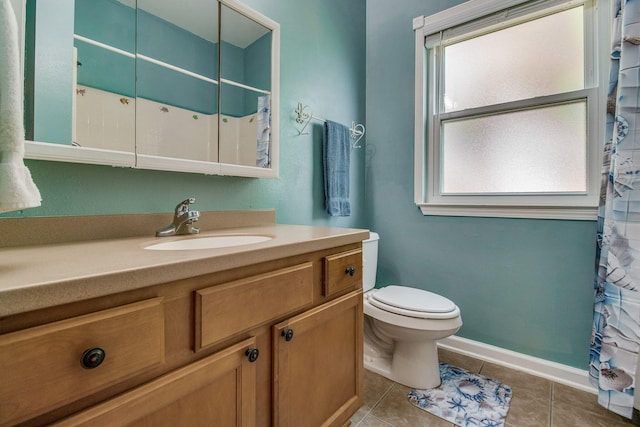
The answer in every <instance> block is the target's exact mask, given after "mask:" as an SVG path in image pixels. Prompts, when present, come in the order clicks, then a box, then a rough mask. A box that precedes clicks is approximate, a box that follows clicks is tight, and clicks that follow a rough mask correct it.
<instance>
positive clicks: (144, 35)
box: [25, 0, 279, 177]
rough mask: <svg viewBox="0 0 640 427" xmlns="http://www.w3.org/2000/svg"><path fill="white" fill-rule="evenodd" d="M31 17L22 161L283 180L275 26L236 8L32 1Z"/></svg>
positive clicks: (195, 2)
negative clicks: (279, 166)
mask: <svg viewBox="0 0 640 427" xmlns="http://www.w3.org/2000/svg"><path fill="white" fill-rule="evenodd" d="M54 3H55V6H54ZM36 4H37V7H36ZM26 16H27V19H26V27H25V29H26V32H25V53H26V57H27V60H26V62H25V99H26V103H25V123H26V127H27V129H28V132H27V139H30V140H33V141H38V142H33V143H28V144H27V153H26V157H28V158H34V159H43V160H61V161H77V162H83V163H97V164H111V165H116V166H130V167H138V168H145V169H161V170H172V171H183V172H199V173H205V174H227V175H239V176H256V177H277V174H278V171H277V136H278V133H277V123H278V117H277V107H278V86H279V85H278V80H279V66H278V62H279V26H278V24H277V23H275V22H273V21H271V20H269V19H268V18H266V17H264V16H262V15H260V14H258V13H257V12H255V11H253V10H252V9H249V8H247V7H246V6H244V5H242V4H241V3H239V2H237V1H235V0H220V1H217V2H216V1H212V0H185V1H180V2H175V1H172V0H137V2H136V0H61V1H59V2H58V1H56V2H43V1H41V2H36V0H27V12H26ZM53 16H55V17H56V19H52V17H53ZM58 18H59V19H58ZM63 18H66V19H63Z"/></svg>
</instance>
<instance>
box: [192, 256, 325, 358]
mask: <svg viewBox="0 0 640 427" xmlns="http://www.w3.org/2000/svg"><path fill="white" fill-rule="evenodd" d="M312 303H313V264H312V263H310V262H307V263H304V264H299V265H296V266H293V267H288V268H283V269H281V270H276V271H272V272H269V273H265V274H260V275H257V276H252V277H248V278H246V279H241V280H236V281H234V282H229V283H224V284H221V285H217V286H212V287H210V288H205V289H201V290H198V291H196V316H195V322H196V324H195V333H196V336H195V349H196V351H198V350H200V349H202V348H204V347H206V346H208V345H211V344H215V343H217V342H219V341H221V340H223V339H225V338H228V337H230V336H232V335H234V334H238V333H242V332H245V331H247V330H249V329H251V328H253V327H255V326H258V325H261V324H264V323H266V322H269V321H272V320H274V319H277V318H279V317H282V316H286V315H288V314H291V313H293V312H294V311H297V310H300V309H303V308H305V307H308V306H310V305H311V304H312Z"/></svg>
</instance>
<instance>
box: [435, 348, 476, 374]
mask: <svg viewBox="0 0 640 427" xmlns="http://www.w3.org/2000/svg"><path fill="white" fill-rule="evenodd" d="M438 360H439V361H440V362H442V363H447V364H449V365H452V366H456V367H458V368H462V369H466V370H467V371H469V372H472V373H474V374H477V373H478V372H480V368H482V360H480V359H476V358H474V357H469V356H465V355H463V354H460V353H454V352H453V351H449V350H444V349H441V348H440V349H438Z"/></svg>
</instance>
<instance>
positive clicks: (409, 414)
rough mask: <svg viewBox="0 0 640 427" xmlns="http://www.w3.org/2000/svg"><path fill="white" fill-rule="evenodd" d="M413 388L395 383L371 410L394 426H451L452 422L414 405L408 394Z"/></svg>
mask: <svg viewBox="0 0 640 427" xmlns="http://www.w3.org/2000/svg"><path fill="white" fill-rule="evenodd" d="M410 390H411V389H410V388H409V387H405V386H403V385H400V384H395V385H394V386H393V388H392V389H391V390H390V391H389V393H387V394H386V395H385V397H384V398H383V399H382V401H381V402H380V403H378V405H377V406H376V407H375V408H374V409H373V411H371V415H373V416H374V417H376V418H378V419H380V420H382V421H384V422H386V423H389V424H391V425H392V426H394V427H451V426H452V425H453V424H451V423H450V422H448V421H446V420H444V419H442V418H440V417H436V416H435V415H433V414H431V413H429V412H427V411H424V410H422V409H420V408H417V407H415V406H413V405H412V404H411V403H409V400H408V399H407V395H408V394H409V391H410Z"/></svg>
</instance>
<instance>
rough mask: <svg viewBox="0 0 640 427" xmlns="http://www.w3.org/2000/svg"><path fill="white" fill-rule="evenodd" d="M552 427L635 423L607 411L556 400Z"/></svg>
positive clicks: (614, 425)
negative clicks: (592, 409)
mask: <svg viewBox="0 0 640 427" xmlns="http://www.w3.org/2000/svg"><path fill="white" fill-rule="evenodd" d="M551 415H552V416H551V427H619V426H620V427H622V426H632V425H634V424H633V423H632V422H631V420H628V419H627V418H624V417H621V416H620V415H617V414H614V413H613V412H609V411H607V413H606V414H602V413H600V412H594V411H591V410H585V409H584V408H582V407H580V406H573V405H570V404H568V403H564V402H554V403H553V408H552V410H551Z"/></svg>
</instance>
